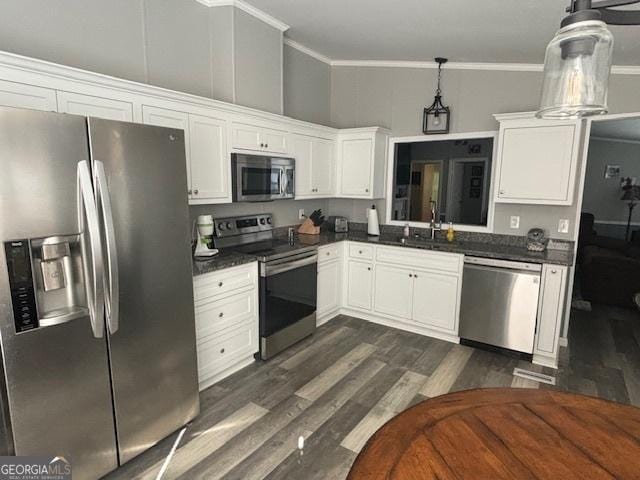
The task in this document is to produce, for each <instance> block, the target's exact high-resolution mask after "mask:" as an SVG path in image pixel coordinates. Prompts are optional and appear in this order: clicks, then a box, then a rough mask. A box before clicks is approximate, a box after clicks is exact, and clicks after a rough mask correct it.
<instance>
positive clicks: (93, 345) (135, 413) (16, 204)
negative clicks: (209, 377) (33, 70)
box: [0, 108, 199, 479]
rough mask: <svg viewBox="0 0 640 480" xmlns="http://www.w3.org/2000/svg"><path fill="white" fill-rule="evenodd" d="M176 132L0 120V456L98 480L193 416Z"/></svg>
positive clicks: (181, 161)
mask: <svg viewBox="0 0 640 480" xmlns="http://www.w3.org/2000/svg"><path fill="white" fill-rule="evenodd" d="M186 192H187V180H186V163H185V158H184V135H183V132H182V131H181V130H171V129H166V128H159V127H151V126H146V125H138V124H131V123H124V122H115V121H108V120H101V119H96V118H85V117H80V116H75V115H66V114H57V113H45V112H37V111H30V110H19V109H12V108H0V243H1V245H2V247H3V249H4V251H3V252H1V253H0V336H1V343H2V368H3V372H2V373H3V375H2V376H1V377H2V383H3V385H2V387H3V388H2V389H1V390H2V394H3V395H2V397H1V399H2V412H1V413H2V419H1V420H2V430H3V432H2V433H3V434H4V436H3V439H4V445H3V447H4V450H5V454H15V455H52V456H53V455H57V456H64V457H66V458H67V459H69V460H70V461H71V464H72V468H73V478H78V479H82V478H98V477H100V476H102V475H104V474H106V473H107V472H109V471H111V470H113V469H115V468H116V467H117V466H118V465H119V464H123V463H124V462H126V461H128V460H129V459H131V458H133V457H135V456H136V455H138V454H140V453H141V452H143V451H144V450H146V449H148V448H149V447H151V446H152V445H154V444H155V443H156V442H158V441H159V440H160V439H162V438H164V437H165V436H167V435H168V434H170V433H171V432H173V431H175V430H176V429H178V428H180V427H181V426H182V425H184V424H185V423H187V422H188V421H189V420H191V419H192V418H193V417H195V416H196V415H197V413H198V411H199V403H198V387H197V385H198V383H197V367H196V346H195V345H196V342H195V322H194V304H193V287H192V285H193V283H192V268H191V248H190V247H191V244H190V228H189V215H188V206H187V195H186Z"/></svg>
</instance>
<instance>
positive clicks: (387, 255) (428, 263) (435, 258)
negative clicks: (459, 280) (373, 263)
mask: <svg viewBox="0 0 640 480" xmlns="http://www.w3.org/2000/svg"><path fill="white" fill-rule="evenodd" d="M376 260H377V261H378V262H383V263H392V264H396V265H404V266H408V267H411V268H424V269H426V270H437V271H441V272H451V273H458V272H459V271H460V264H461V262H462V255H458V254H456V253H440V252H429V251H420V250H416V249H409V248H404V247H378V252H377V254H376Z"/></svg>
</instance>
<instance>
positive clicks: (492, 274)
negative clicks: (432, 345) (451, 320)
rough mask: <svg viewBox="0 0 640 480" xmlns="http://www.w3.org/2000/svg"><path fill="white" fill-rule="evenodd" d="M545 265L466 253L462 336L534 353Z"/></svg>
mask: <svg viewBox="0 0 640 480" xmlns="http://www.w3.org/2000/svg"><path fill="white" fill-rule="evenodd" d="M541 272H542V266H541V265H539V264H535V263H524V262H512V261H507V260H494V259H489V258H477V257H465V260H464V273H463V276H462V301H461V305H460V332H459V335H460V338H462V339H467V340H472V341H475V342H480V343H484V344H488V345H493V346H497V347H502V348H507V349H510V350H515V351H518V352H523V353H533V340H534V337H535V332H536V319H537V313H538V297H539V292H540V276H541Z"/></svg>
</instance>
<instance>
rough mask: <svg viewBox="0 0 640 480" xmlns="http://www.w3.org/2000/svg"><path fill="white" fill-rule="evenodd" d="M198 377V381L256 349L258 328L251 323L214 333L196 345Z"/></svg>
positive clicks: (252, 352)
mask: <svg viewBox="0 0 640 480" xmlns="http://www.w3.org/2000/svg"><path fill="white" fill-rule="evenodd" d="M197 351H198V378H199V379H200V383H202V381H203V380H204V379H206V378H207V377H210V376H212V375H214V374H215V373H217V372H220V371H222V370H224V369H225V368H227V367H228V366H229V365H230V364H233V363H235V362H237V361H238V360H239V359H242V357H245V356H249V355H252V354H254V353H255V352H257V351H258V329H257V328H255V326H254V325H252V324H251V323H247V324H245V325H243V326H241V327H240V328H237V329H234V330H231V331H229V332H225V333H224V334H222V335H216V336H215V337H213V338H212V339H211V340H210V341H207V342H203V343H201V344H199V345H198V350H197Z"/></svg>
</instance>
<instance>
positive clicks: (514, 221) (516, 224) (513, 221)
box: [509, 215, 520, 228]
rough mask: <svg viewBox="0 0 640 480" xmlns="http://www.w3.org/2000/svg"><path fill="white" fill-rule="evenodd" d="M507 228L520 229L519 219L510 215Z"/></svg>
mask: <svg viewBox="0 0 640 480" xmlns="http://www.w3.org/2000/svg"><path fill="white" fill-rule="evenodd" d="M509 227H511V228H520V217H519V216H517V215H512V216H511V219H510V222H509Z"/></svg>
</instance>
